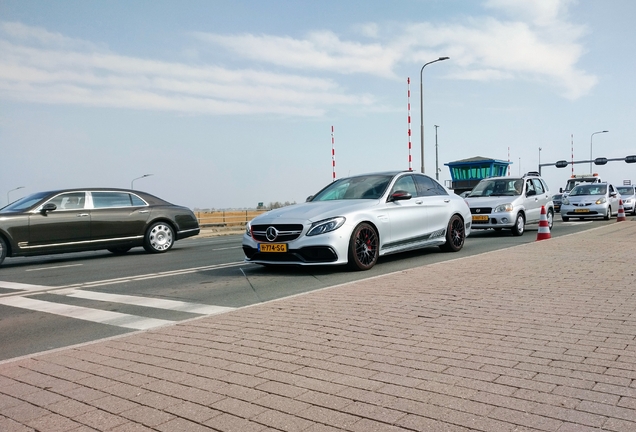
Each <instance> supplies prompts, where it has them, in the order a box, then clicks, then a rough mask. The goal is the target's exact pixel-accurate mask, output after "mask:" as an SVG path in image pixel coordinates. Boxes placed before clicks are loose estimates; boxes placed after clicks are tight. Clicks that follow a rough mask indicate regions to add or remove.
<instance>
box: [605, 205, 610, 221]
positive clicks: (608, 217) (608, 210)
mask: <svg viewBox="0 0 636 432" xmlns="http://www.w3.org/2000/svg"><path fill="white" fill-rule="evenodd" d="M611 218H612V207H611V206H610V207H608V208H607V214H606V215H605V216H604V217H603V219H605V220H610V219H611Z"/></svg>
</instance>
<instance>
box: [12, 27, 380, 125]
mask: <svg viewBox="0 0 636 432" xmlns="http://www.w3.org/2000/svg"><path fill="white" fill-rule="evenodd" d="M1 29H2V30H5V33H7V34H8V35H9V38H5V39H4V40H2V39H0V52H2V54H3V55H2V56H0V95H1V96H2V97H4V98H8V99H13V100H21V101H28V102H35V103H48V104H72V105H82V106H102V107H117V108H130V109H139V110H161V111H175V112H180V113H187V114H212V115H227V114H230V115H231V114H243V115H244V114H275V115H287V116H311V117H316V116H322V115H324V113H325V111H326V110H327V109H329V108H333V109H336V108H337V107H350V106H357V107H360V106H371V105H372V104H373V102H374V99H373V98H372V97H371V96H369V95H354V94H348V93H346V92H345V91H344V90H343V89H342V88H340V86H339V85H338V84H337V83H336V82H335V81H333V80H330V79H325V78H316V77H311V76H303V75H294V74H287V73H275V72H268V71H257V70H252V69H228V68H222V67H218V66H193V65H189V64H184V63H175V62H162V61H156V60H147V59H140V58H134V57H127V56H122V55H118V54H113V53H110V52H106V51H99V50H88V51H86V50H85V48H87V47H89V46H90V44H83V43H82V42H81V41H77V40H72V39H70V38H65V37H64V36H61V35H55V34H52V33H50V32H47V31H45V30H43V29H39V28H29V27H27V26H24V25H15V24H11V25H9V26H7V25H2V27H1ZM7 29H8V32H7V31H6V30H7ZM16 36H18V37H17V39H18V40H19V41H31V42H34V44H35V45H36V46H32V45H27V44H25V43H14V42H13V39H16ZM8 39H12V40H11V41H10V40H8ZM79 47H81V48H82V49H79ZM73 48H75V49H73Z"/></svg>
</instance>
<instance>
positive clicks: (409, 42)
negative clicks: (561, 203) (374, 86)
mask: <svg viewBox="0 0 636 432" xmlns="http://www.w3.org/2000/svg"><path fill="white" fill-rule="evenodd" d="M574 3H575V2H574V1H573V0H561V1H555V0H536V1H532V2H519V1H517V0H487V1H486V2H485V7H486V8H487V9H490V10H495V11H497V12H503V13H504V14H505V15H507V16H508V17H510V18H511V19H506V20H502V19H497V18H495V17H479V18H466V19H464V20H463V21H462V22H454V23H447V24H444V23H442V24H430V23H409V24H400V25H399V26H391V25H390V24H385V25H384V26H380V25H379V24H377V23H365V24H360V25H355V26H354V29H355V30H357V31H358V33H359V34H361V35H362V36H364V37H366V38H371V39H372V41H371V42H367V43H364V42H358V41H355V42H354V41H347V40H343V39H342V38H341V37H339V36H338V35H336V34H335V33H333V32H328V31H323V32H311V33H309V34H308V35H307V36H306V37H304V38H301V39H297V38H291V37H282V36H271V35H254V34H238V35H220V34H211V33H196V34H195V37H196V38H198V39H199V40H201V41H204V42H206V43H210V44H213V45H215V46H220V47H222V48H224V49H226V50H228V51H230V52H231V53H232V54H233V55H235V56H238V57H240V58H245V59H248V60H250V61H256V62H260V63H261V64H274V65H276V66H282V67H285V68H289V69H295V70H302V71H309V72H313V73H316V72H320V71H324V72H330V73H338V74H348V75H350V74H366V75H372V76H377V77H380V78H388V79H402V78H401V77H400V76H399V75H398V73H397V72H396V71H397V70H399V69H401V68H405V67H412V66H413V65H414V64H415V65H418V66H419V65H421V64H424V63H425V62H428V61H430V60H431V59H434V58H437V57H439V56H442V55H448V56H450V57H451V59H452V62H451V63H450V64H451V65H452V67H451V68H450V69H449V72H448V75H447V77H448V78H450V79H468V80H500V79H505V80H522V81H529V82H536V83H540V84H543V85H548V86H552V87H554V88H556V89H557V91H558V92H559V93H560V94H561V95H563V96H564V97H566V98H569V99H577V98H580V97H582V96H584V95H585V94H587V93H588V92H589V91H590V90H591V89H592V88H593V87H594V86H595V85H596V83H597V81H598V80H597V78H596V77H595V76H593V75H591V74H589V73H587V72H585V71H583V70H580V69H579V68H577V63H578V61H579V60H580V58H581V57H582V56H583V54H584V49H583V46H582V43H581V42H580V40H581V39H582V37H583V36H584V35H585V32H586V29H585V27H584V26H578V25H574V24H571V23H569V22H567V21H565V20H564V19H563V17H565V16H566V15H567V11H568V7H569V6H570V5H572V4H574Z"/></svg>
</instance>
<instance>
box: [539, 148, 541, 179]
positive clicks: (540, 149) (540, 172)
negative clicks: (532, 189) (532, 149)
mask: <svg viewBox="0 0 636 432" xmlns="http://www.w3.org/2000/svg"><path fill="white" fill-rule="evenodd" d="M539 174H541V147H539Z"/></svg>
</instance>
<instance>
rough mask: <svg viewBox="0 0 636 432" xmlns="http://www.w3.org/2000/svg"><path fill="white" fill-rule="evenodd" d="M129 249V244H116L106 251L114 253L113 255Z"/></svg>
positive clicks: (121, 253)
mask: <svg viewBox="0 0 636 432" xmlns="http://www.w3.org/2000/svg"><path fill="white" fill-rule="evenodd" d="M130 249H131V248H130V246H116V247H110V248H108V252H111V253H114V254H115V255H123V254H125V253H126V252H128V251H129V250H130Z"/></svg>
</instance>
